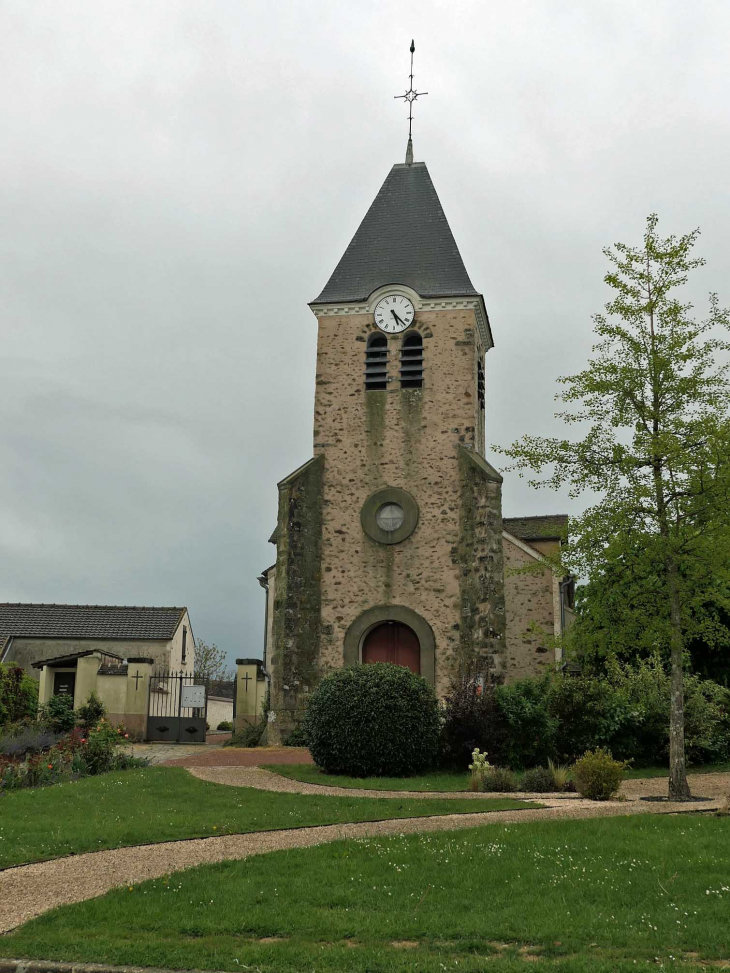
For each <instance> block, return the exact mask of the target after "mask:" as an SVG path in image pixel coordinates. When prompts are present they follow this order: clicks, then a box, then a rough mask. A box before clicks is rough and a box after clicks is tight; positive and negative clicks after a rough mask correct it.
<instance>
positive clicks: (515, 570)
mask: <svg viewBox="0 0 730 973" xmlns="http://www.w3.org/2000/svg"><path fill="white" fill-rule="evenodd" d="M503 544H504V564H505V569H506V571H505V579H504V589H505V590H504V595H505V603H506V628H507V641H506V671H507V678H508V679H509V680H510V681H511V680H514V679H522V678H524V677H525V676H536V675H539V674H540V673H542V672H546V671H547V670H548V669H551V668H553V667H554V666H555V663H556V661H557V660H556V656H555V649H554V647H553V646H552V645H551V639H552V637H553V636H555V635H558V634H559V633H560V592H559V584H558V578H557V577H556V576H555V575H554V574H553V572H552V571H551V570H550V568H549V567H548V566H547V565H544V564H541V562H540V561H539V560H538V558H539V554H538V553H537V551H536V553H535V555H533V554H531V553H530V552H529V551H525V550H524V549H523V548H522V547H518V546H517V544H515V543H514V542H513V541H511V540H509V539H508V538H504V542H503ZM530 546H531V545H530ZM526 569H529V570H526Z"/></svg>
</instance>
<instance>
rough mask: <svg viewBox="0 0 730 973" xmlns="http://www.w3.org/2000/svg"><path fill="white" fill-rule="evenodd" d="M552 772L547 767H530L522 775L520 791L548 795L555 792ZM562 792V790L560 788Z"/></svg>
mask: <svg viewBox="0 0 730 973" xmlns="http://www.w3.org/2000/svg"><path fill="white" fill-rule="evenodd" d="M555 789H556V788H555V781H554V779H553V775H552V772H551V771H550V770H549V769H548V768H547V767H532V768H531V769H530V770H526V771H525V772H524V774H523V775H522V783H521V784H520V790H522V791H529V792H530V793H536V794H537V793H548V791H552V790H555ZM561 790H562V788H561Z"/></svg>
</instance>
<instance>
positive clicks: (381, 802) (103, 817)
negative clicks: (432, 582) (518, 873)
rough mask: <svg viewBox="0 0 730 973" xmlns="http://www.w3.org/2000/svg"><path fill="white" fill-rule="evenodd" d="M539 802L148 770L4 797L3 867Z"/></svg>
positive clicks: (0, 800)
mask: <svg viewBox="0 0 730 973" xmlns="http://www.w3.org/2000/svg"><path fill="white" fill-rule="evenodd" d="M539 806H540V805H539V804H527V803H525V802H524V801H515V800H512V799H506V800H494V801H493V800H487V801H484V802H482V801H480V802H479V803H478V804H477V803H475V802H474V801H473V800H472V801H469V800H468V799H466V798H465V799H463V800H459V799H454V800H448V801H445V800H438V799H436V798H434V799H429V798H414V799H413V800H408V799H405V798H403V799H400V798H399V799H393V798H391V799H388V798H370V797H357V796H356V795H354V794H353V796H352V797H327V796H325V795H322V797H319V796H314V795H313V796H309V795H303V794H277V793H275V792H273V791H259V790H254V789H253V788H250V787H228V786H226V785H224V784H211V783H208V782H207V781H203V780H198V778H196V777H193V776H192V775H191V774H189V773H188V772H187V770H185V769H183V768H182V767H145V768H143V769H140V770H127V771H124V772H123V773H117V774H104V775H103V776H100V777H87V778H85V779H83V780H79V781H76V782H75V783H69V784H57V785H54V786H52V787H42V788H34V789H32V790H30V789H29V790H22V791H11V792H10V793H8V794H4V795H1V796H0V868H6V867H7V866H8V865H17V864H22V863H24V862H30V861H37V860H41V859H46V858H57V857H59V856H61V855H70V854H79V853H81V852H85V851H99V850H101V849H103V848H121V847H124V846H127V845H139V844H148V843H152V842H156V841H172V840H175V839H180V838H197V837H208V836H210V835H217V834H236V833H241V832H246V831H271V830H275V829H277V828H300V827H304V826H307V825H317V824H336V823H338V822H341V821H377V820H380V819H384V818H410V817H420V816H423V815H434V814H459V813H464V812H467V811H468V812H470V813H473V812H474V811H482V810H483V811H496V810H502V809H504V808H510V807H539Z"/></svg>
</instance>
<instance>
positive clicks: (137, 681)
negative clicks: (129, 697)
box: [134, 669, 144, 692]
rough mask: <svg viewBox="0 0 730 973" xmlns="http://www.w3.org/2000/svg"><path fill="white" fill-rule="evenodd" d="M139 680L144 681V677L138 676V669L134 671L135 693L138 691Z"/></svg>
mask: <svg viewBox="0 0 730 973" xmlns="http://www.w3.org/2000/svg"><path fill="white" fill-rule="evenodd" d="M140 679H144V676H142V675H140V672H139V669H138V670H137V671H136V673H135V674H134V689H135V692H136V691H137V690H138V689H139V681H140Z"/></svg>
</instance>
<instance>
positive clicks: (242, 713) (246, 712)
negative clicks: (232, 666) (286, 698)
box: [233, 659, 266, 733]
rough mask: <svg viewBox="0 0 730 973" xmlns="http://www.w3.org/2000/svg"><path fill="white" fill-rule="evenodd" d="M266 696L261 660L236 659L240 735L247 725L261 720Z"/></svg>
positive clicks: (264, 675)
mask: <svg viewBox="0 0 730 973" xmlns="http://www.w3.org/2000/svg"><path fill="white" fill-rule="evenodd" d="M265 695H266V674H265V671H264V664H263V662H262V661H261V659H236V721H235V726H234V727H233V729H234V731H235V732H236V733H238V732H239V731H240V730H242V729H243V728H244V727H245V725H246V724H249V725H252V724H255V723H258V722H260V720H261V707H262V705H263V702H264V696H265Z"/></svg>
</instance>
